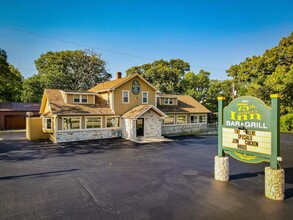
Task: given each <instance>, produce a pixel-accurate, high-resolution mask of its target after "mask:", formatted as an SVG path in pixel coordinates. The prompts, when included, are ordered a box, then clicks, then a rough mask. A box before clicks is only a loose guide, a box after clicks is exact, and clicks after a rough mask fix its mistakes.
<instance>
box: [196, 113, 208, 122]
mask: <svg viewBox="0 0 293 220" xmlns="http://www.w3.org/2000/svg"><path fill="white" fill-rule="evenodd" d="M199 117H205V119H206V120H205V122H200V121H199ZM207 121H208V117H207V115H205V114H200V115H198V123H199V124H207Z"/></svg>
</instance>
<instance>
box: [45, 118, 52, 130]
mask: <svg viewBox="0 0 293 220" xmlns="http://www.w3.org/2000/svg"><path fill="white" fill-rule="evenodd" d="M45 128H46V130H52V118H46V125H45Z"/></svg>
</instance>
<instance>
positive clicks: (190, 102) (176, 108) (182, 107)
mask: <svg viewBox="0 0 293 220" xmlns="http://www.w3.org/2000/svg"><path fill="white" fill-rule="evenodd" d="M164 96H166V97H169V96H172V97H174V98H177V100H178V105H160V104H158V105H157V107H158V108H159V109H160V110H161V111H163V112H165V113H210V112H211V111H210V110H208V109H207V108H206V107H204V106H203V105H202V104H200V103H199V102H198V101H196V100H195V99H194V98H192V97H191V96H190V95H164Z"/></svg>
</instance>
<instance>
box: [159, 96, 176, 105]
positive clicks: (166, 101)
mask: <svg viewBox="0 0 293 220" xmlns="http://www.w3.org/2000/svg"><path fill="white" fill-rule="evenodd" d="M157 103H158V104H159V105H178V98H177V96H176V95H159V96H157Z"/></svg>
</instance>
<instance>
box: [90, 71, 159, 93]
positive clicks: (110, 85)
mask: <svg viewBox="0 0 293 220" xmlns="http://www.w3.org/2000/svg"><path fill="white" fill-rule="evenodd" d="M134 77H139V78H140V79H141V80H142V81H144V82H145V83H147V84H148V85H149V86H150V87H152V88H153V89H154V90H155V91H158V92H159V90H158V89H157V88H156V87H154V86H153V85H152V84H150V83H149V82H148V81H147V80H145V79H144V78H143V77H142V76H140V75H139V74H133V75H130V76H126V77H124V78H120V79H115V80H111V81H108V82H103V83H100V84H98V85H96V86H94V87H93V88H91V89H89V90H88V91H89V92H99V91H107V90H114V89H116V88H117V87H119V86H121V85H123V84H124V83H126V82H128V81H129V80H131V79H133V78H134Z"/></svg>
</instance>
